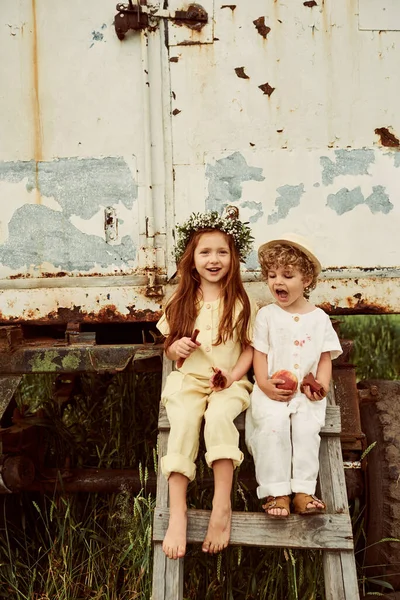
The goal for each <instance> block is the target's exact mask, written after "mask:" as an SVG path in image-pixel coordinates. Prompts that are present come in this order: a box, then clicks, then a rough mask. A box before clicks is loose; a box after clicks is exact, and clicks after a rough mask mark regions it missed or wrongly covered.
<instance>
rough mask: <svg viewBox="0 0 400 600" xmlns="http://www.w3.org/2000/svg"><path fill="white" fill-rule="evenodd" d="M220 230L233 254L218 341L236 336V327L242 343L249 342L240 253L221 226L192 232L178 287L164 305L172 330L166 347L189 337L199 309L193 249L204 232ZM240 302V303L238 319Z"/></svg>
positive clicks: (225, 283)
mask: <svg viewBox="0 0 400 600" xmlns="http://www.w3.org/2000/svg"><path fill="white" fill-rule="evenodd" d="M213 231H218V232H219V233H222V234H223V235H224V236H225V237H226V240H227V243H228V245H229V250H230V254H231V263H230V267H229V271H228V273H227V275H226V277H225V279H224V280H223V281H222V282H221V300H222V301H223V311H222V315H221V319H220V323H219V329H218V336H217V340H216V342H215V345H216V346H218V345H219V344H223V343H224V342H226V341H227V340H229V339H231V338H232V337H233V332H234V330H236V332H237V336H238V340H239V342H240V343H241V345H242V347H243V348H244V347H246V346H248V345H249V344H250V339H249V333H248V327H249V321H250V301H249V298H248V296H247V293H246V290H245V289H244V286H243V283H242V279H241V276H240V257H239V253H238V251H237V249H236V246H235V243H234V241H233V238H232V236H230V235H227V234H225V233H224V232H223V231H220V230H219V229H201V230H200V231H195V232H194V233H193V235H192V236H191V238H190V240H189V242H188V244H187V246H186V249H185V252H184V253H183V254H182V257H181V259H180V261H179V264H178V274H179V275H180V280H179V283H178V287H177V290H176V292H175V293H174V295H173V296H172V298H171V300H170V301H169V302H168V304H167V306H166V308H165V316H166V319H167V321H168V325H169V330H170V334H169V336H168V337H167V339H166V340H165V349H167V348H169V346H171V344H173V343H174V342H175V341H176V340H178V339H180V338H181V337H190V336H191V335H192V333H193V329H194V324H195V321H196V318H197V315H198V313H199V310H200V302H201V289H200V283H201V282H200V276H199V274H198V272H197V270H196V268H195V266H194V251H195V249H196V247H197V244H198V242H199V239H200V236H202V235H203V233H211V232H213ZM237 302H239V304H240V305H241V310H240V311H239V314H238V317H237V319H235V312H236V314H237Z"/></svg>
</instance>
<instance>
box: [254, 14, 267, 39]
mask: <svg viewBox="0 0 400 600" xmlns="http://www.w3.org/2000/svg"><path fill="white" fill-rule="evenodd" d="M253 24H254V25H255V28H256V29H257V31H258V33H259V34H260V35H261V36H262V37H263V38H264V40H265V39H266V38H267V35H268V34H269V32H270V31H271V27H268V26H267V25H266V24H265V17H258V19H256V20H255V21H253Z"/></svg>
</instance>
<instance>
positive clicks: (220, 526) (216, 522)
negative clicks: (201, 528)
mask: <svg viewBox="0 0 400 600" xmlns="http://www.w3.org/2000/svg"><path fill="white" fill-rule="evenodd" d="M231 521H232V509H231V507H230V505H227V506H224V507H222V506H213V509H212V511H211V516H210V522H209V524H208V530H207V535H206V537H205V539H204V542H203V545H202V550H203V552H208V553H209V554H217V553H218V552H221V550H223V549H224V548H226V547H227V545H228V544H229V538H230V535H231Z"/></svg>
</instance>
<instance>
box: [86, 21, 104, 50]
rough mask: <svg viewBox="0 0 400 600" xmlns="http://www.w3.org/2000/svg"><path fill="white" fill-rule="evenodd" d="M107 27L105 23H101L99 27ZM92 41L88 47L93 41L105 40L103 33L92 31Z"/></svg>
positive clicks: (92, 44) (91, 45)
mask: <svg viewBox="0 0 400 600" xmlns="http://www.w3.org/2000/svg"><path fill="white" fill-rule="evenodd" d="M106 27H107V25H106V24H105V23H103V25H102V26H101V29H105V28H106ZM92 40H93V41H92V43H91V44H90V46H89V48H92V47H93V46H94V44H95V42H103V41H104V42H105V41H106V40H105V39H104V33H101V31H92Z"/></svg>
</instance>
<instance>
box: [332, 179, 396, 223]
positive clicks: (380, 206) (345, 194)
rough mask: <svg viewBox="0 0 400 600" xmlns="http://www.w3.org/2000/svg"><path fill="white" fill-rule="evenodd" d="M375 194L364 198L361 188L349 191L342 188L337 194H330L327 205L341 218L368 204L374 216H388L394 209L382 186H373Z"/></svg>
mask: <svg viewBox="0 0 400 600" xmlns="http://www.w3.org/2000/svg"><path fill="white" fill-rule="evenodd" d="M372 190H373V192H372V194H371V195H370V196H368V197H367V198H364V196H363V194H362V192H361V188H360V186H358V187H356V188H354V189H353V190H349V189H347V188H342V189H341V190H339V191H338V192H337V193H336V194H329V196H328V199H327V203H326V205H327V206H329V208H332V210H334V211H335V212H336V214H337V215H339V216H341V215H343V214H345V213H347V212H350V211H351V210H353V209H354V208H355V207H356V206H359V205H360V204H366V205H367V206H368V208H369V209H370V211H371V212H372V213H373V214H376V213H379V212H380V213H383V214H387V213H388V212H390V211H391V210H392V209H393V204H392V203H391V202H390V200H389V196H388V195H387V194H386V192H385V188H384V187H383V186H381V185H377V186H373V188H372Z"/></svg>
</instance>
